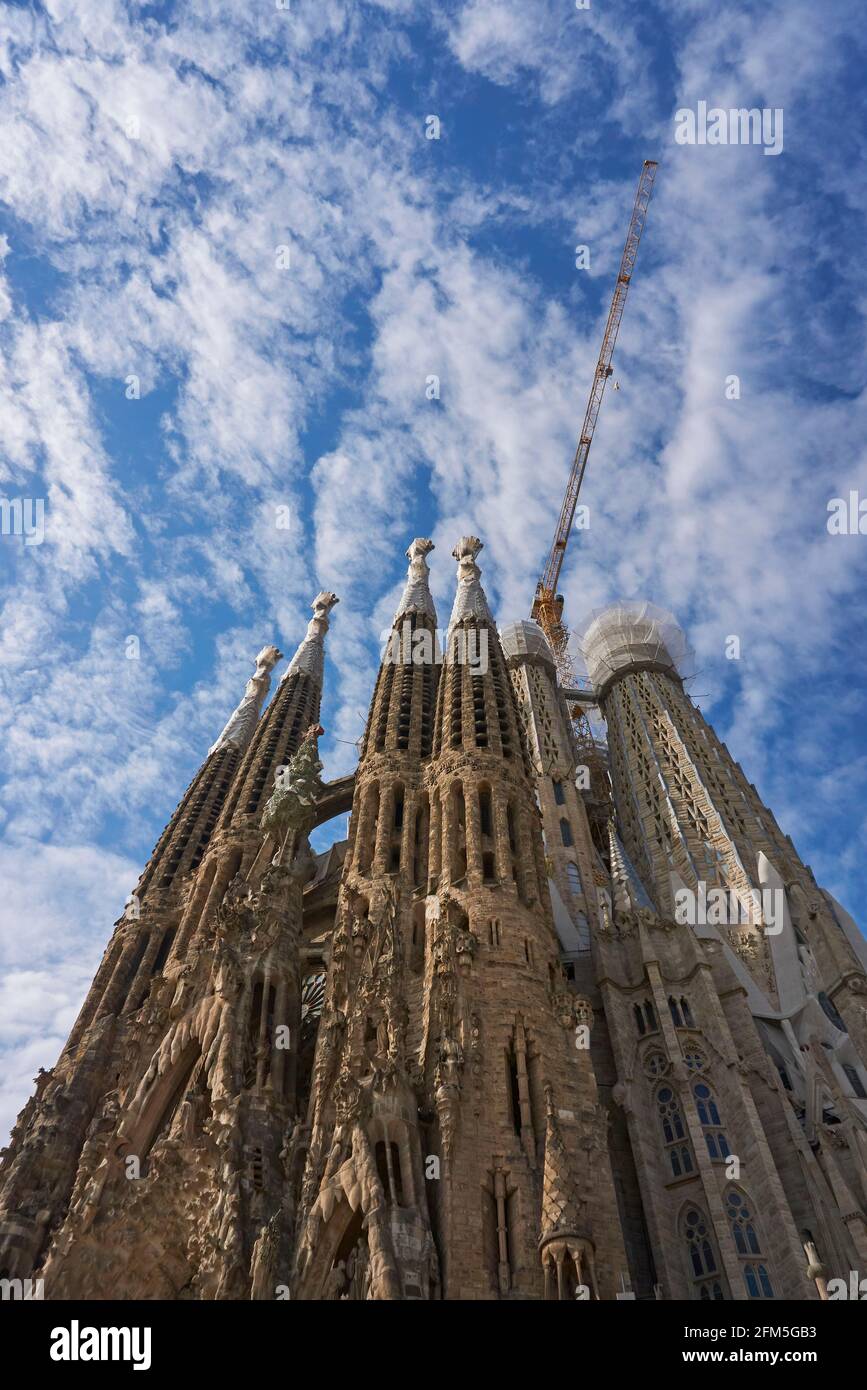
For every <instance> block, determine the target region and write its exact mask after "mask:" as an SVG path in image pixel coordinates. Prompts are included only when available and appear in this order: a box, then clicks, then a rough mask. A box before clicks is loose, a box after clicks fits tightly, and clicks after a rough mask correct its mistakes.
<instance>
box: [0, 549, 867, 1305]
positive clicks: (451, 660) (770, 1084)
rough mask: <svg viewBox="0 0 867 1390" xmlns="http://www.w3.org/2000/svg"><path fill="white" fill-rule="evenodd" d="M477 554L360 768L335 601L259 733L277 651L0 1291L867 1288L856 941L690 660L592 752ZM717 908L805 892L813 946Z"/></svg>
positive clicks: (37, 1174) (405, 623)
mask: <svg viewBox="0 0 867 1390" xmlns="http://www.w3.org/2000/svg"><path fill="white" fill-rule="evenodd" d="M481 548H482V547H481V542H480V541H479V540H478V539H477V538H475V537H472V536H468V537H463V538H462V539H461V540H460V541H459V542H458V544H457V546H456V548H455V551H454V557H455V559H456V561H457V565H458V577H457V588H456V596H455V602H454V607H453V610H452V615H451V620H450V623H449V627H448V632H447V635H446V640H445V646H444V650H443V651H442V652H441V651H440V650H439V648H438V645H437V615H436V610H435V608H434V604H433V600H432V598H431V594H430V590H429V587H428V556H429V554H430V552H431V551H432V549H433V546H432V544H431V542H430V541H427V540H423V539H417V540H415V541H413V542H412V544H411V546H410V548H409V550H408V552H407V558H408V560H409V572H408V575H407V583H406V587H405V590H404V593H403V595H402V598H401V601H400V604H399V605H398V609H397V612H396V614H395V618H394V625H393V629H392V637H391V640H390V642H389V643H388V644H387V646H386V650H385V653H384V655H383V659H382V662H381V665H380V669H379V673H378V676H377V680H376V684H375V688H374V692H373V697H372V700H371V706H370V711H369V715H368V720H367V725H366V729H365V735H364V739H363V742H362V747H361V755H360V760H359V764H358V768H357V771H356V773H355V774H354V775H353V776H352V777H347V778H343V779H340V780H339V781H337V782H334V783H328V784H326V783H323V782H322V780H321V765H320V763H319V759H318V754H317V737H318V735H319V733H320V732H321V731H320V730H319V727H318V724H317V720H318V716H319V708H320V701H321V695H322V685H323V678H324V639H325V634H326V632H327V629H328V622H329V613H330V610H331V608H332V607H333V605H334V603H335V602H336V598H335V596H334V595H333V594H330V593H322V594H320V595H319V596H318V597H317V599H316V600H315V601H314V604H313V609H314V616H313V619H312V621H311V623H310V626H309V629H308V633H307V636H306V638H305V640H304V641H303V642H302V644H301V646H300V647H299V649H298V651H297V652H296V654H295V656H294V657H293V659H292V661H291V662H290V663H289V665H288V668H287V670H286V671H285V673H284V675H283V677H282V680H281V681H280V684H279V686H278V688H277V691H276V693H275V695H274V697H273V698H272V699H271V701H270V703H269V704H268V706H267V708H266V709H265V712H264V714H263V713H262V708H263V705H264V702H265V697H266V694H267V691H268V687H269V684H270V675H271V671H272V668H273V667H274V666H275V664H276V663H277V662H278V661H279V660H280V659H281V658H280V653H279V652H278V651H277V649H276V648H274V647H269V648H265V649H264V650H263V651H262V652H261V653H260V654H259V657H258V658H257V662H256V669H255V672H254V674H253V676H252V677H251V680H250V681H249V682H248V685H247V689H246V691H245V693H244V696H243V698H242V700H241V701H240V703H239V705H238V708H237V709H236V711H235V712H234V713H233V714H232V716H231V717H230V718H229V720H228V722H227V724H226V726H225V728H224V730H223V732H222V734H221V735H220V737H219V738H218V739H217V741H216V743H215V744H214V745H213V746H212V748H211V749H210V751H209V753H208V755H207V758H206V760H205V762H204V763H203V765H202V768H201V769H200V771H199V772H198V773H197V775H196V777H195V778H194V779H193V782H192V783H191V785H190V787H189V789H188V791H187V792H186V794H185V796H184V797H183V799H182V800H181V802H180V804H179V806H178V807H177V809H176V811H175V813H174V815H173V816H172V819H171V820H170V822H169V824H168V825H167V827H166V829H165V830H164V832H163V834H162V836H161V837H160V840H159V842H158V844H157V846H156V848H155V850H154V853H153V855H152V857H151V859H150V861H149V863H148V865H147V867H146V869H145V872H144V874H143V875H142V878H141V880H140V882H139V884H138V886H137V888H136V892H135V893H134V894H133V895H132V897H131V899H130V902H129V904H128V906H127V910H126V912H125V914H124V916H123V918H122V919H121V920H120V922H119V923H118V924H117V925H116V928H115V932H114V935H113V936H112V938H111V940H110V941H109V943H108V946H107V948H106V953H105V956H104V958H103V961H102V964H101V965H100V967H99V970H98V971H97V974H96V977H95V979H94V983H93V985H92V987H91V990H90V992H89V994H88V997H87V999H86V1000H85V1003H84V1006H83V1008H82V1010H81V1013H80V1015H79V1018H78V1020H77V1022H76V1024H75V1026H74V1028H73V1030H72V1033H71V1035H70V1038H69V1041H68V1043H67V1045H66V1047H65V1048H64V1050H63V1053H62V1054H61V1057H60V1059H59V1061H58V1063H57V1065H56V1066H55V1067H54V1069H53V1070H52V1072H50V1073H41V1074H40V1077H39V1078H38V1079H37V1088H36V1093H35V1095H34V1096H33V1097H32V1098H31V1099H30V1100H29V1101H28V1103H27V1105H26V1106H25V1108H24V1110H23V1111H22V1112H21V1115H20V1116H19V1118H18V1122H17V1124H16V1126H15V1130H14V1132H13V1137H12V1141H11V1143H10V1145H9V1147H8V1149H6V1150H5V1151H4V1153H3V1162H2V1168H0V1268H2V1272H3V1274H4V1275H7V1276H10V1277H20V1278H24V1277H28V1276H32V1275H42V1276H43V1277H44V1279H45V1291H46V1296H48V1297H85V1298H122V1299H123V1298H171V1299H182V1298H187V1299H209V1298H220V1299H251V1298H252V1299H274V1298H281V1299H282V1298H292V1299H294V1300H298V1299H300V1300H302V1301H303V1300H312V1299H315V1300H319V1299H352V1300H355V1299H368V1298H373V1299H386V1300H390V1299H394V1300H418V1299H425V1300H427V1299H437V1298H445V1299H451V1300H454V1299H472V1300H476V1299H490V1300H508V1299H517V1300H520V1299H542V1298H548V1299H563V1300H575V1299H577V1300H579V1301H589V1302H593V1301H596V1300H599V1299H602V1300H610V1299H614V1298H616V1297H621V1298H622V1297H638V1298H654V1297H656V1298H665V1299H684V1300H687V1299H711V1300H713V1299H748V1298H785V1299H809V1298H814V1297H819V1296H822V1292H823V1290H824V1288H825V1286H826V1281H827V1279H828V1278H831V1277H834V1276H837V1277H839V1276H842V1277H844V1278H845V1277H846V1276H847V1275H848V1272H849V1270H850V1269H857V1268H859V1267H861V1268H863V1262H865V1261H867V1224H865V1223H867V1216H865V1200H867V1169H865V1157H867V1101H865V1099H864V1095H865V1089H867V1087H865V1082H867V1071H865V1066H864V1062H865V1056H867V1034H865V1029H867V1014H865V1001H867V983H865V973H864V964H865V955H864V951H863V941H862V940H861V938H860V936H859V934H858V932H857V928H855V926H854V923H852V922H851V919H850V918H848V916H847V915H846V914H845V913H844V912H843V909H842V908H840V907H839V905H838V904H836V903H834V901H833V900H832V899H830V898H829V897H828V896H827V895H826V894H823V893H821V892H820V890H819V889H818V888H817V886H816V884H815V882H814V880H813V878H812V875H811V873H810V871H809V869H808V868H807V867H806V866H805V865H803V864H802V863H801V861H800V860H799V859H798V857H797V854H796V852H795V850H794V847H793V846H792V845H791V843H790V841H788V840H787V839H786V838H785V837H784V836H783V835H782V834H781V833H780V831H779V829H778V827H777V826H776V822H775V821H774V819H773V817H772V815H771V814H770V812H769V811H768V810H767V809H766V808H765V807H764V806H763V805H762V804H761V802H760V801H759V798H758V796H757V794H756V792H755V789H754V788H752V787H750V786H749V784H748V783H747V782H746V780H745V779H744V777H743V774H742V773H741V771H740V769H739V767H738V766H737V764H736V763H734V761H733V760H732V759H731V757H730V756H729V754H728V752H727V750H726V749H725V747H724V746H723V745H722V744H720V743H719V741H718V740H717V739H716V737H715V735H714V733H713V731H712V730H711V729H710V727H709V726H708V725H707V723H706V722H705V721H704V720H703V718H702V716H701V714H700V713H699V711H698V710H697V709H696V708H695V706H694V705H693V704H692V702H691V701H690V699H689V697H688V696H687V694H686V693H685V691H684V690H683V688H682V685H681V682H680V679H679V677H678V674H677V671H676V667H675V664H674V662H673V661H672V660H669V659H667V656H666V654H665V653H664V652H663V651H661V650H660V649H659V648H658V647H657V648H656V649H654V653H653V660H652V661H648V660H646V659H639V658H638V656H637V655H636V654H635V653H632V654H630V652H629V650H628V644H627V646H626V647H624V648H623V650H622V651H620V654H619V656H618V659H617V663H616V669H614V670H613V671H612V672H610V673H608V674H606V677H605V681H604V684H603V685H601V686H600V688H599V689H598V691H597V692H596V694H597V697H598V700H599V702H600V704H601V707H602V710H603V713H604V716H605V719H606V722H607V726H608V731H609V738H608V752H607V763H606V761H605V760H604V759H603V758H602V757H601V755H600V753H599V749H598V748H597V747H595V746H594V745H593V744H592V743H591V742H588V739H587V728H586V724H582V725H580V726H579V727H578V728H577V737H576V725H575V724H573V718H572V713H573V712H572V711H571V710H570V708H569V705H568V704H567V700H566V697H565V694H564V692H563V691H562V690H561V689H560V688H559V687H558V685H557V681H556V675H555V668H554V661H553V658H552V655H551V652H550V649H549V648H548V646H547V643H546V641H545V638H544V636H543V634H542V633H541V631H540V629H539V628H538V627H536V625H535V624H533V623H519V624H515V625H513V626H511V627H509V628H506V629H504V631H503V633H502V637H501V636H500V635H499V634H498V633H497V630H496V628H495V625H494V622H493V619H492V617H491V613H490V609H489V607H488V602H487V599H486V597H485V593H484V590H483V587H482V583H481V576H480V572H479V567H478V563H477V558H478V555H479V552H480V550H481ZM642 657H646V653H642ZM588 750H589V751H588ZM588 759H592V761H593V766H592V769H591V770H590V771H591V775H590V776H588V771H587V761H588ZM608 767H610V779H609V775H608V771H607V768H608ZM350 809H351V818H350V831H349V839H348V841H347V842H340V843H338V844H336V845H334V846H333V847H332V849H331V850H329V851H328V852H327V853H326V854H325V855H321V856H319V857H318V858H317V857H315V856H314V855H313V854H312V852H311V850H310V846H309V841H308V835H309V833H310V831H311V830H312V828H313V827H314V826H315V825H317V824H319V823H321V822H323V821H325V820H328V819H330V818H331V817H333V816H334V815H336V814H338V813H340V812H345V811H346V810H350ZM701 885H704V887H705V889H707V888H709V887H715V888H720V889H722V888H724V889H725V890H726V891H727V892H730V893H733V894H734V895H735V896H736V897H737V899H738V901H741V902H743V903H745V904H747V905H748V906H749V905H751V904H752V905H754V904H755V903H756V902H758V903H760V904H761V903H762V902H763V899H762V898H761V896H760V895H761V893H762V891H763V890H764V891H765V892H766V893H769V894H772V895H773V894H776V895H778V896H777V897H776V898H774V899H773V901H774V902H778V903H779V904H781V908H780V912H779V914H778V915H777V917H775V919H774V921H775V922H776V921H777V920H778V921H779V930H778V931H773V932H770V931H768V930H767V928H768V926H769V922H768V920H767V916H766V915H765V916H763V915H762V910H761V908H760V907H759V908H757V909H755V910H753V909H752V908H751V909H750V910H748V911H747V912H746V915H745V917H744V919H743V920H740V919H739V920H737V921H736V922H734V923H731V922H722V923H720V922H717V921H715V920H705V919H704V918H702V920H693V919H689V920H687V919H686V918H685V917H684V914H683V913H682V912H681V910H680V908H681V906H682V903H683V901H684V899H685V898H686V899H689V897H690V894H692V900H693V901H702V902H703V899H702V898H701V891H702V889H701ZM756 895H758V896H756ZM768 901H771V899H769V900H768ZM709 916H710V914H708V917H709Z"/></svg>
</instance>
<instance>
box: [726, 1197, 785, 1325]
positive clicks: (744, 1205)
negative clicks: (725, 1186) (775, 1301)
mask: <svg viewBox="0 0 867 1390" xmlns="http://www.w3.org/2000/svg"><path fill="white" fill-rule="evenodd" d="M725 1202H726V1216H727V1218H728V1222H729V1225H730V1227H731V1233H732V1238H733V1240H734V1243H735V1248H736V1250H737V1252H738V1254H739V1255H740V1257H741V1261H742V1263H743V1270H744V1283H745V1285H746V1289H747V1293H748V1295H749V1297H750V1298H773V1297H774V1289H773V1285H772V1284H771V1280H770V1276H769V1274H768V1271H767V1267H766V1266H765V1265H763V1264H758V1263H756V1260H755V1256H756V1255H761V1253H762V1247H761V1243H760V1240H759V1235H758V1230H757V1228H756V1222H755V1215H754V1213H753V1209H752V1202H751V1201H750V1199H749V1197H748V1196H747V1195H746V1193H745V1192H741V1191H740V1190H739V1189H738V1188H736V1187H732V1188H729V1190H728V1192H727V1193H726V1198H725Z"/></svg>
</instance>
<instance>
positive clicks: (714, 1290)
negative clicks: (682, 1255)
mask: <svg viewBox="0 0 867 1390" xmlns="http://www.w3.org/2000/svg"><path fill="white" fill-rule="evenodd" d="M683 1233H684V1237H685V1239H686V1249H687V1256H688V1259H689V1271H690V1276H691V1278H692V1281H693V1289H694V1295H693V1296H694V1297H695V1296H697V1297H698V1298H699V1299H701V1300H702V1302H705V1303H706V1302H709V1301H711V1300H716V1301H722V1299H723V1298H724V1297H725V1295H724V1294H723V1291H722V1284H721V1282H720V1280H719V1279H718V1278H716V1277H714V1276H716V1275H717V1272H718V1265H717V1258H716V1251H715V1250H714V1246H713V1240H712V1239H711V1232H710V1225H709V1222H708V1220H707V1218H706V1217H705V1215H704V1213H703V1212H700V1211H699V1210H698V1208H697V1207H688V1208H687V1211H686V1213H685V1215H684V1218H683Z"/></svg>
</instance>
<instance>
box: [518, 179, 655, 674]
mask: <svg viewBox="0 0 867 1390" xmlns="http://www.w3.org/2000/svg"><path fill="white" fill-rule="evenodd" d="M657 167H658V165H657V163H656V161H655V160H653V159H645V161H644V166H643V168H642V170H641V178H640V179H639V180H638V192H637V193H636V195H635V203H634V204H633V208H632V217H631V218H630V220H629V232H628V233H627V236H626V245H625V246H624V248H623V257H622V259H621V262H620V270H619V272H618V275H617V284H616V285H615V286H614V296H613V298H612V300H611V308H610V309H609V311H608V322H607V323H606V325H605V334H604V336H603V339H602V348H601V350H600V352H599V360H598V361H597V363H596V370H595V372H594V374H593V385H592V386H591V388H590V399H589V401H588V402H587V409H586V411H585V413H584V424H583V426H582V428H581V437H580V439H579V441H578V448H577V449H576V450H575V458H574V460H573V463H572V471H571V473H570V475H569V483H568V486H567V488H566V496H565V497H564V498H563V506H562V508H561V510H560V520H559V521H558V523H557V530H556V533H555V535H554V543H553V545H552V546H551V552H550V554H549V556H548V562H547V564H546V565H545V568H544V570H543V571H542V577H541V579H540V580H539V582H538V584H537V585H536V597H535V599H534V601H533V611H532V614H531V616H532V617H533V618H535V619H536V622H537V623H539V625H540V626H541V627H542V628H543V629H544V631H545V635H546V637H547V638H548V641H549V642H550V644H551V647H552V649H553V652H554V659H555V661H556V663H557V674H558V676H559V678H560V684H561V685H562V686H564V687H574V685H575V673H574V671H573V668H572V662H571V660H570V657H569V630H568V628H567V627H566V626H565V624H564V622H563V598H562V595H560V594H558V593H557V584H558V583H559V580H560V571H561V569H562V568H563V559H564V557H565V554H566V545H567V543H568V541H569V533H570V531H571V530H572V522H573V521H574V519H575V508H576V506H577V504H578V493H579V491H580V488H581V482H582V479H583V477H584V470H585V469H586V467H587V456H588V455H589V453H590V445H591V444H592V443H593V431H594V430H595V428H596V420H597V418H598V416H599V407H600V406H601V405H602V397H603V396H604V394H605V385H606V382H607V381H608V378H609V377H610V376H611V375H612V372H613V370H614V369H613V367H612V366H611V358H612V355H613V353H614V345H615V343H616V342H617V333H618V330H619V328H620V320H621V319H622V318H623V310H624V308H625V306H626V295H627V292H628V290H629V284H630V281H631V279H632V272H633V270H634V268H635V258H636V256H637V255H638V243H639V241H640V240H641V233H642V232H643V230H644V223H645V221H646V218H647V208H648V205H649V203H650V195H651V193H652V192H653V181H654V179H655V177H656V170H657Z"/></svg>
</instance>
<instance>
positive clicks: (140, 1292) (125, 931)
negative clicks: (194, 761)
mask: <svg viewBox="0 0 867 1390" xmlns="http://www.w3.org/2000/svg"><path fill="white" fill-rule="evenodd" d="M335 602H336V599H335V598H334V596H333V595H331V594H320V595H319V597H318V598H317V599H316V601H315V603H314V617H313V620H312V622H311V623H310V625H309V628H308V633H307V636H306V638H305V640H304V642H303V643H302V644H301V647H300V648H299V650H298V652H297V653H296V655H295V657H294V658H293V661H292V663H291V664H290V667H289V671H288V672H287V674H286V676H285V677H284V680H283V682H282V683H281V688H280V691H279V692H278V695H277V696H276V697H275V699H274V700H273V701H272V703H271V705H270V706H269V709H268V711H267V713H266V714H265V716H264V717H263V718H262V719H261V720H260V718H259V713H260V710H261V706H262V703H263V700H264V696H265V693H266V691H267V687H268V684H269V672H270V669H271V667H272V666H273V665H274V663H275V662H276V660H278V659H279V656H280V653H279V652H278V651H277V649H276V648H273V647H271V648H266V649H265V651H263V652H262V653H260V657H259V660H258V662H257V669H256V673H255V675H254V677H253V679H252V680H251V681H250V683H249V684H248V687H247V692H246V694H245V697H244V700H243V701H242V702H241V704H240V705H239V707H238V709H237V710H236V711H235V713H234V715H233V716H232V718H231V719H230V720H229V722H228V724H227V725H226V728H225V729H224V730H223V733H222V734H221V736H220V738H219V739H218V740H217V743H216V744H215V745H214V746H213V747H212V749H211V750H210V752H209V754H208V758H207V760H206V762H205V764H204V766H203V768H202V770H201V771H200V772H199V774H198V775H197V777H196V778H195V779H194V781H193V783H192V785H191V788H190V789H189V791H188V792H187V794H186V796H185V797H184V799H183V800H182V802H181V804H180V806H179V807H178V810H177V811H176V813H175V816H174V817H173V819H172V822H171V823H170V825H169V826H168V827H167V829H166V831H165V832H164V833H163V835H162V837H161V838H160V841H159V843H158V845H157V847H156V850H155V852H154V856H153V858H152V860H151V862H150V863H149V865H148V867H147V869H146V870H145V873H144V874H143V876H142V879H141V880H140V883H139V887H138V890H137V893H136V894H135V895H134V896H133V899H132V911H128V914H127V916H126V917H125V918H124V919H122V920H121V923H119V924H118V929H117V931H116V933H115V936H114V937H113V938H112V941H111V943H110V944H109V947H108V949H107V952H106V956H105V958H104V961H103V964H102V966H101V967H100V970H99V971H98V972H97V976H96V979H95V981H94V984H93V986H92V988H91V991H90V994H89V995H88V999H87V1000H86V1001H85V1005H84V1008H83V1010H82V1013H81V1015H80V1017H79V1020H78V1022H77V1023H76V1025H75V1028H74V1029H73V1032H72V1035H71V1037H70V1040H69V1043H68V1044H67V1047H66V1048H65V1049H64V1052H63V1054H62V1056H61V1059H60V1061H59V1063H58V1065H57V1067H56V1068H55V1070H54V1072H53V1073H51V1074H49V1077H48V1079H47V1080H46V1081H44V1082H41V1083H40V1088H39V1091H38V1093H37V1096H36V1097H35V1098H34V1099H33V1100H31V1101H30V1102H29V1103H28V1106H27V1107H26V1108H25V1111H24V1112H23V1113H22V1116H21V1117H20V1118H19V1124H18V1126H16V1136H15V1140H14V1142H13V1147H12V1151H11V1153H10V1155H8V1156H7V1160H6V1164H5V1165H4V1167H5V1172H4V1178H5V1182H4V1187H3V1194H2V1201H3V1212H4V1227H3V1229H4V1237H5V1245H6V1249H7V1252H8V1255H7V1260H8V1267H9V1269H10V1273H13V1274H25V1273H26V1274H29V1273H32V1272H34V1270H38V1272H39V1273H41V1274H43V1275H44V1277H45V1281H46V1291H47V1293H48V1296H49V1297H52V1296H53V1297H64V1296H77V1297H120V1298H139V1297H145V1298H146V1297H164V1298H174V1297H193V1298H195V1297H246V1296H249V1289H250V1287H251V1282H252V1283H253V1284H254V1285H255V1284H256V1282H257V1270H258V1271H259V1273H260V1274H261V1267H262V1264H263V1261H265V1260H266V1257H267V1262H269V1263H270V1264H271V1265H273V1266H275V1267H276V1265H277V1264H278V1263H279V1262H280V1260H281V1259H282V1260H283V1261H284V1263H285V1261H286V1256H287V1252H286V1250H285V1249H284V1248H283V1247H282V1246H281V1242H283V1241H284V1233H285V1231H286V1230H287V1229H288V1228H289V1227H290V1226H291V1220H288V1219H287V1216H286V1212H285V1210H284V1203H285V1202H287V1201H289V1200H290V1199H289V1194H288V1190H287V1184H286V1179H285V1172H284V1165H283V1160H282V1158H281V1150H282V1146H283V1140H284V1136H285V1133H286V1130H287V1127H288V1126H289V1124H290V1122H291V1121H293V1120H294V1118H295V1094H294V1082H295V1075H294V1057H295V1054H296V1053H297V1047H298V1031H299V1024H300V980H299V969H298V959H297V955H298V952H297V943H298V935H299V932H300V919H301V889H302V885H303V882H304V879H305V877H306V876H307V875H308V874H309V872H310V869H311V863H312V856H311V855H310V852H309V846H307V844H306V836H305V828H306V825H307V824H309V812H308V808H309V806H310V805H311V804H312V797H313V795H314V794H315V791H316V788H317V787H318V766H319V765H318V761H317V759H316V749H315V736H312V737H309V738H308V740H307V741H306V742H303V743H302V742H301V736H302V735H303V733H304V730H303V729H301V730H300V732H299V727H300V724H301V722H302V721H303V720H304V719H308V718H309V717H310V716H311V715H312V716H313V718H314V719H315V716H316V714H317V713H318V709H319V699H320V695H321V681H322V642H323V638H324V634H325V631H326V630H327V626H328V612H329V610H330V608H331V607H332V606H333V604H334V603H335ZM278 757H280V758H284V759H288V760H289V767H288V771H287V773H286V777H285V779H284V782H283V783H281V785H280V786H279V787H278V788H277V790H276V792H275V795H274V796H273V797H272V798H271V801H270V802H269V803H268V807H267V813H266V814H265V815H264V816H263V812H264V811H265V810H266V808H265V806H264V804H263V806H262V807H261V808H260V807H259V797H258V796H257V792H258V789H259V787H260V786H261V787H264V786H266V785H268V783H269V782H272V781H273V779H274V773H275V771H276V762H277V758H278ZM242 797H243V800H241V798H242ZM239 803H240V804H239ZM257 813H258V814H257ZM218 820H219V823H218ZM215 827H216V828H215ZM47 1243H48V1248H47V1251H46V1244H47ZM259 1282H260V1283H261V1279H259ZM268 1282H270V1276H269V1281H268ZM269 1296H273V1291H272V1292H271V1293H269Z"/></svg>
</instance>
